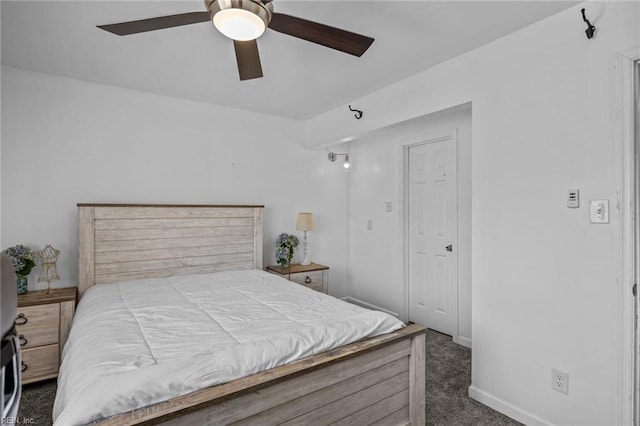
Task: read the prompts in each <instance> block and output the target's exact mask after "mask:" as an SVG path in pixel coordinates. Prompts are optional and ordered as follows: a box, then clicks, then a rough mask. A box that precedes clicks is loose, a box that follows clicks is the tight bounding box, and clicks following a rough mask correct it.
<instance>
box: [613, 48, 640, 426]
mask: <svg viewBox="0 0 640 426" xmlns="http://www.w3.org/2000/svg"><path fill="white" fill-rule="evenodd" d="M638 61H640V47H637V48H635V49H633V50H630V51H627V52H624V53H618V55H617V61H616V62H617V64H616V65H617V68H618V79H617V80H618V85H617V88H616V92H617V94H616V97H617V98H618V102H617V104H618V105H619V108H620V109H619V112H620V114H619V125H618V126H617V127H618V129H619V130H618V132H619V134H618V136H619V137H618V140H619V141H620V143H619V145H618V147H619V154H618V158H619V161H620V165H621V167H620V175H619V187H618V200H617V201H618V209H619V214H620V225H619V229H618V232H619V235H620V238H619V241H620V243H619V254H620V255H619V271H620V273H619V278H620V282H619V288H620V290H619V298H618V303H619V308H620V310H619V312H620V315H621V318H620V319H621V324H622V327H621V335H620V342H621V352H622V353H621V355H622V356H621V359H620V368H619V371H620V395H621V396H622V398H620V400H621V401H620V407H619V409H620V424H634V425H636V426H638V425H640V419H639V417H640V412H639V410H640V403H639V398H640V395H638V392H637V391H636V389H637V388H636V386H637V381H638V378H639V377H640V376H639V375H640V371H638V369H637V368H636V365H637V364H636V362H637V360H636V353H637V350H638V344H639V343H638V342H636V332H635V312H634V303H636V302H635V300H634V297H633V284H634V283H635V282H636V274H637V273H638V272H639V271H636V256H637V255H638V254H639V253H638V251H637V249H636V245H637V243H638V241H637V239H636V237H635V235H634V234H635V232H636V227H635V223H634V222H635V220H634V215H635V214H640V211H638V210H637V207H636V206H637V202H638V200H637V199H636V193H637V191H638V190H639V189H640V185H639V184H638V183H637V182H636V174H637V172H638V171H640V164H639V162H638V161H637V159H636V156H637V155H638V152H637V150H636V146H635V144H636V134H635V132H636V125H638V124H637V123H636V119H635V112H636V111H635V108H636V107H635V105H634V80H635V78H636V77H635V72H636V71H635V67H636V63H637V62H638Z"/></svg>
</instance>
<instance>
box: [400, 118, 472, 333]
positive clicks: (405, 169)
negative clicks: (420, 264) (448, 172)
mask: <svg viewBox="0 0 640 426" xmlns="http://www.w3.org/2000/svg"><path fill="white" fill-rule="evenodd" d="M448 140H453V145H454V147H453V151H454V153H455V157H456V200H455V209H454V211H455V215H456V218H457V220H456V241H452V243H453V244H454V247H456V250H454V253H455V256H456V268H455V280H454V281H455V282H454V286H453V287H454V289H453V299H454V301H455V303H454V304H453V312H452V314H453V331H454V332H453V336H451V337H452V339H453V342H455V343H461V342H459V341H458V340H459V339H458V336H459V334H460V333H459V329H458V315H459V311H458V305H459V303H460V300H459V294H458V292H459V284H460V283H459V280H458V276H459V274H458V270H459V268H460V265H459V259H458V252H459V250H458V247H459V245H458V241H459V239H460V236H459V230H460V229H459V228H460V226H459V223H458V222H459V219H460V215H459V214H458V197H459V194H458V192H459V182H458V181H459V177H460V176H459V174H460V173H459V170H458V131H457V129H455V128H454V129H447V130H443V131H437V132H429V133H424V134H422V135H419V136H412V137H411V138H407V139H405V140H402V145H401V147H400V149H401V150H402V155H401V156H400V158H401V159H402V160H401V161H402V164H401V167H400V170H401V173H402V179H401V182H402V191H401V192H400V193H401V194H402V198H403V200H402V207H403V214H402V218H403V220H402V228H403V229H402V239H403V242H402V250H403V256H402V257H403V270H404V294H405V295H406V297H405V301H404V311H405V312H406V316H407V320H408V319H409V317H410V314H411V311H410V309H411V288H410V285H409V278H410V276H411V272H410V271H409V267H410V265H409V256H410V250H409V245H410V244H409V242H410V235H409V233H410V229H409V215H410V212H409V193H410V185H409V184H410V176H409V149H410V148H412V147H415V146H419V145H424V144H429V143H436V142H444V141H448ZM427 326H428V324H427Z"/></svg>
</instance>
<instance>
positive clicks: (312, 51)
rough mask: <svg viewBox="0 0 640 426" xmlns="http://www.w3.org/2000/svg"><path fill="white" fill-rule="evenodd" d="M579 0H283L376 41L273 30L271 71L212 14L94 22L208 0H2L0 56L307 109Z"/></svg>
mask: <svg viewBox="0 0 640 426" xmlns="http://www.w3.org/2000/svg"><path fill="white" fill-rule="evenodd" d="M575 3H576V2H570V1H495V2H487V1H466V2H463V1H415V0H414V1H394V0H387V1H377V0H369V1H324V0H316V1H293V0H275V1H274V9H275V11H277V12H281V13H287V14H290V15H295V16H298V17H301V18H305V19H309V20H313V21H318V22H321V23H324V24H328V25H332V26H336V27H339V28H343V29H347V30H350V31H353V32H357V33H361V34H364V35H368V36H370V37H373V38H375V42H374V43H373V45H372V46H371V48H369V50H368V51H367V52H366V53H365V54H364V55H363V56H362V57H361V58H357V57H354V56H350V55H347V54H344V53H341V52H337V51H334V50H331V49H328V48H325V47H322V46H318V45H315V44H312V43H309V42H306V41H303V40H298V39H295V38H293V37H289V36H286V35H283V34H280V33H277V32H275V31H271V30H267V32H266V33H265V34H264V35H263V36H262V37H261V38H260V39H259V40H258V47H259V49H260V55H261V60H262V68H263V72H264V78H261V79H256V80H248V81H239V79H238V72H237V67H236V61H235V53H234V49H233V44H232V42H231V41H230V40H228V39H226V38H225V37H224V36H223V35H221V34H219V33H218V32H217V31H216V30H215V28H214V27H213V25H212V24H211V23H209V22H206V23H201V24H194V25H189V26H184V27H178V28H172V29H165V30H160V31H153V32H148V33H143V34H137V35H130V36H125V37H119V36H116V35H113V34H110V33H107V32H105V31H102V30H100V29H98V28H96V25H99V24H110V23H116V22H121V21H129V20H135V19H143V18H150V17H155V16H163V15H170V14H175V13H183V12H190V11H202V10H204V3H203V2H202V1H199V0H198V1H192V0H185V1H51V0H48V1H25V0H22V1H2V3H1V8H2V9H1V15H2V26H1V29H2V64H4V65H10V66H15V67H20V68H26V69H30V70H35V71H41V72H45V73H51V74H58V75H63V76H69V77H75V78H79V79H82V80H89V81H93V82H97V83H104V84H109V85H115V86H121V87H126V88H132V89H137V90H143V91H148V92H153V93H159V94H164V95H170V96H176V97H181V98H187V99H194V100H199V101H204V102H208V103H213V104H219V105H225V106H230V107H235V108H242V109H246V110H252V111H257V112H263V113H267V114H275V115H280V116H285V117H291V118H298V119H303V118H308V117H311V116H314V115H316V114H319V113H321V112H324V111H326V110H329V109H331V108H333V107H336V106H338V105H343V104H345V103H349V102H351V101H352V100H353V99H356V98H359V97H361V96H363V95H365V94H367V93H370V92H372V91H374V90H376V89H378V88H380V87H383V86H385V85H387V84H390V83H392V82H394V81H397V80H399V79H401V78H403V77H406V76H409V75H411V74H414V73H416V72H419V71H421V70H423V69H426V68H429V67H432V66H434V65H436V64H438V63H440V62H443V61H446V60H447V59H450V58H452V57H455V56H457V55H460V54H462V53H464V52H467V51H469V50H472V49H474V48H476V47H479V46H481V45H483V44H486V43H488V42H490V41H492V40H495V39H497V38H499V37H501V36H503V35H506V34H508V33H511V32H513V31H515V30H517V29H519V28H522V27H524V26H527V25H529V24H531V23H533V22H536V21H539V20H541V19H543V18H545V17H547V16H550V15H553V14H555V13H557V12H558V11H560V10H563V9H566V8H568V7H570V6H572V5H573V4H575ZM576 19H580V17H579V16H577V17H576Z"/></svg>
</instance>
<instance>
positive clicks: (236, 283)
mask: <svg viewBox="0 0 640 426" xmlns="http://www.w3.org/2000/svg"><path fill="white" fill-rule="evenodd" d="M402 327H403V324H402V322H400V321H399V320H397V319H396V318H393V317H392V316H390V315H387V314H384V313H382V312H375V311H370V310H366V309H362V308H359V307H357V306H354V305H352V304H349V303H346V302H343V301H341V300H338V299H336V298H333V297H331V296H327V295H325V294H322V293H319V292H316V291H313V290H309V289H307V288H305V287H303V286H301V285H298V284H294V283H291V282H289V281H286V280H284V279H282V278H280V277H278V276H276V275H272V274H269V273H266V272H263V271H257V270H253V271H232V272H219V273H214V274H206V275H190V276H180V277H171V278H160V279H148V280H138V281H131V282H126V283H120V284H107V285H96V286H93V287H91V288H90V289H89V290H88V291H87V292H86V293H85V294H84V296H83V298H82V301H81V303H80V304H79V305H78V310H77V312H76V316H75V318H74V320H73V327H72V329H71V333H70V335H69V339H68V341H67V343H66V346H65V348H64V354H63V360H62V365H61V368H60V376H59V378H58V393H57V395H56V400H55V404H54V407H53V419H54V423H55V424H56V425H64V426H67V425H77V424H85V423H88V422H91V421H93V420H97V419H101V418H106V417H109V416H112V415H114V414H118V413H123V412H126V411H129V410H132V409H135V408H138V407H143V406H146V405H149V404H153V403H156V402H160V401H164V400H167V399H170V398H173V397H176V396H178V395H183V394H186V393H189V392H192V391H194V390H197V389H200V388H203V387H207V386H212V385H216V384H220V383H224V382H227V381H229V380H232V379H235V378H238V377H242V376H246V375H249V374H252V373H256V372H259V371H263V370H266V369H269V368H272V367H275V366H279V365H283V364H286V363H289V362H291V361H294V360H297V359H301V358H304V357H307V356H310V355H314V354H316V353H319V352H323V351H326V350H329V349H331V348H335V347H337V346H341V345H344V344H347V343H351V342H354V341H357V340H360V339H363V338H366V337H370V336H375V335H378V334H383V333H388V332H391V331H394V330H397V329H399V328H402Z"/></svg>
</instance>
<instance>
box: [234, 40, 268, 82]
mask: <svg viewBox="0 0 640 426" xmlns="http://www.w3.org/2000/svg"><path fill="white" fill-rule="evenodd" d="M233 47H235V49H236V61H237V62H238V73H239V74H240V80H251V79H252V78H260V77H262V65H261V64H260V54H259V53H258V43H257V42H256V41H255V40H248V41H238V40H234V41H233Z"/></svg>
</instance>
